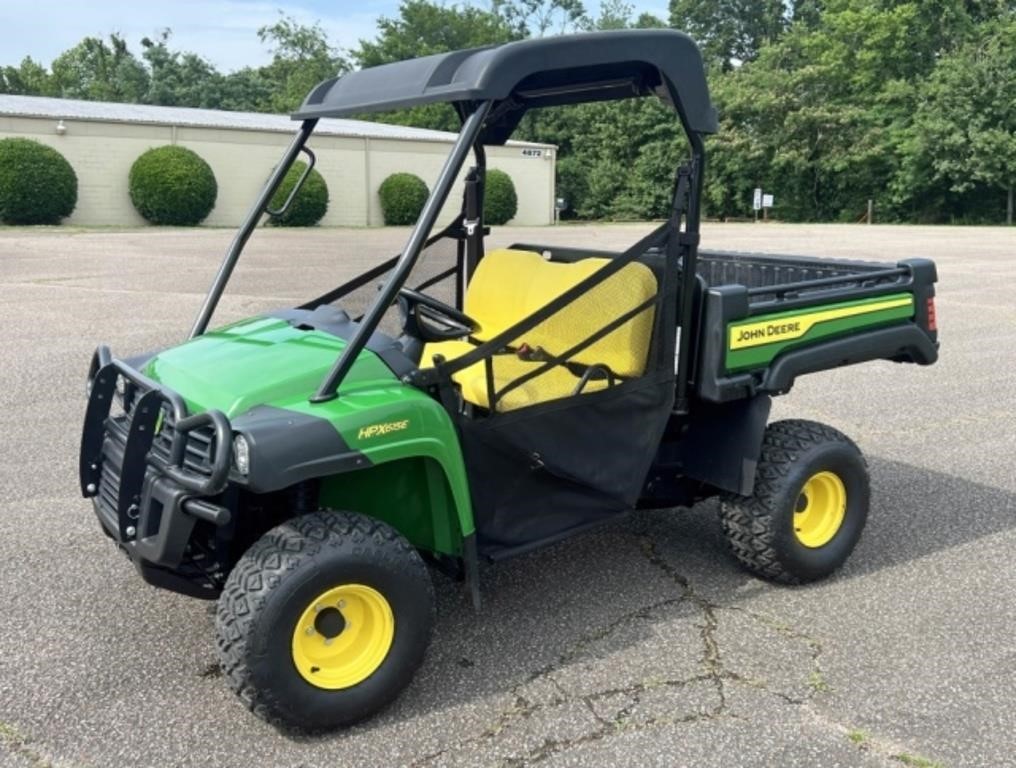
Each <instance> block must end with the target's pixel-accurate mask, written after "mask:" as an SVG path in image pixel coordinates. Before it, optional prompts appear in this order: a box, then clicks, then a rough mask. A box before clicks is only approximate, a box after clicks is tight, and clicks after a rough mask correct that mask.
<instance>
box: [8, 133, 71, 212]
mask: <svg viewBox="0 0 1016 768" xmlns="http://www.w3.org/2000/svg"><path fill="white" fill-rule="evenodd" d="M77 202H78V177H77V176H76V175H75V174H74V169H73V168H71V164H70V163H68V162H67V160H65V159H64V156H63V155H61V154H60V153H59V152H57V151H56V150H55V149H53V148H52V147H47V146H46V145H45V144H40V143H39V142H37V141H32V140H31V139H3V140H0V222H3V223H4V224H59V223H60V219H62V218H64V217H65V216H70V214H71V211H73V210H74V206H75V205H77Z"/></svg>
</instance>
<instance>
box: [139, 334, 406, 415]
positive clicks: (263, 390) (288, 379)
mask: <svg viewBox="0 0 1016 768" xmlns="http://www.w3.org/2000/svg"><path fill="white" fill-rule="evenodd" d="M345 347H346V342H345V341H344V340H343V339H340V338H337V337H335V336H332V335H330V334H327V333H324V332H322V331H316V330H300V329H299V328H296V327H294V326H292V325H290V324H289V323H288V322H286V321H285V320H279V319H277V318H270V317H254V318H250V319H248V320H242V321H240V322H238V323H235V324H233V325H229V326H226V327H224V328H219V329H218V330H215V331H210V332H208V333H206V334H204V335H203V336H198V337H197V338H195V339H191V340H190V341H187V342H186V343H184V344H181V345H180V346H178V347H173V348H172V349H168V350H165V351H163V352H160V353H159V354H158V355H156V356H155V357H154V358H152V359H151V360H150V361H149V363H148V364H147V366H146V367H145V373H146V375H148V376H149V377H151V378H152V379H154V380H155V381H158V382H160V383H162V384H165V385H166V386H167V387H169V388H170V389H172V390H174V391H176V392H178V393H179V394H180V395H181V396H182V397H183V398H184V400H185V401H186V402H187V407H188V409H190V410H191V411H195V412H196V411H204V410H207V409H209V408H217V409H219V410H221V411H222V412H223V413H225V414H226V416H227V417H230V418H232V417H233V416H236V415H239V414H241V413H244V412H245V411H247V410H249V409H250V408H252V407H253V406H255V405H275V406H279V407H286V406H287V405H291V404H295V403H297V402H306V400H307V398H309V397H310V396H311V395H312V394H314V392H315V390H316V389H317V387H318V385H319V384H320V383H321V381H322V379H323V378H324V377H325V374H326V373H327V372H328V370H329V369H330V368H331V367H332V366H333V365H334V364H335V361H336V360H337V359H338V357H339V355H340V353H341V352H342V350H343V349H345ZM394 380H395V376H394V374H392V372H391V371H390V370H389V369H388V367H387V366H385V364H384V363H382V362H381V360H380V359H379V358H378V357H377V356H376V355H375V354H374V353H373V352H370V351H369V350H366V349H365V350H363V351H362V352H361V353H360V355H359V357H358V358H357V361H356V364H355V365H354V366H353V369H352V371H351V372H350V374H349V376H347V377H346V379H345V380H344V381H343V383H342V386H341V388H340V391H342V392H349V391H352V390H355V389H359V388H363V387H371V386H378V385H379V384H380V385H384V384H391V383H392V382H393V381H394Z"/></svg>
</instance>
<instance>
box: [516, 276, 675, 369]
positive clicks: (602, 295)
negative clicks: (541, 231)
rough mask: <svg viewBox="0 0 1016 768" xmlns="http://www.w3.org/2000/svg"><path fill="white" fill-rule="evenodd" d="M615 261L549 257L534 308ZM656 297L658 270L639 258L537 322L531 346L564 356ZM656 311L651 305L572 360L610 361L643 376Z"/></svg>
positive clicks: (532, 296)
mask: <svg viewBox="0 0 1016 768" xmlns="http://www.w3.org/2000/svg"><path fill="white" fill-rule="evenodd" d="M609 263H610V260H609V259H599V258H588V259H581V260H580V261H576V262H574V263H571V264H567V263H562V262H550V261H544V262H543V266H542V268H541V270H540V271H539V273H538V275H537V276H536V277H535V278H534V279H533V282H532V283H531V284H530V288H529V295H528V297H527V298H528V301H527V304H528V306H527V310H528V312H535V311H536V310H538V309H540V308H541V307H543V306H545V305H546V304H548V303H549V302H550V301H552V300H553V299H555V298H556V297H558V296H560V295H561V294H562V293H564V292H565V291H567V290H568V289H569V288H572V287H573V286H575V285H577V284H578V283H579V282H581V281H582V280H585V279H586V278H587V277H589V276H590V275H592V274H594V273H595V272H596V271H597V270H599V269H602V268H603V267H605V266H607V265H608V264H609ZM655 295H656V278H655V277H654V276H653V272H652V270H651V269H649V267H647V266H646V265H645V264H639V263H637V262H633V263H631V264H626V265H625V266H623V267H621V269H620V270H618V271H617V272H616V273H615V274H613V275H611V276H610V277H609V278H607V279H606V280H604V281H603V282H602V283H600V284H599V285H596V286H594V287H593V288H591V289H589V291H587V292H586V293H585V294H583V295H582V296H580V297H579V298H577V299H576V300H575V301H573V302H572V303H571V304H569V305H567V306H566V307H564V308H563V309H561V310H560V311H558V312H556V313H555V314H553V315H551V316H550V317H549V318H547V320H545V321H544V322H543V323H541V324H540V325H538V326H536V328H534V329H533V330H532V331H530V333H529V335H528V336H527V338H526V341H527V342H528V343H529V345H530V346H534V347H535V346H540V347H543V348H544V349H546V350H547V351H548V352H551V353H553V354H562V353H564V352H565V351H567V350H568V349H570V348H571V347H573V346H575V345H576V344H578V343H580V342H582V341H583V340H585V339H587V338H589V337H590V336H592V335H593V334H594V333H596V332H597V331H599V330H600V329H602V328H603V327H604V326H606V325H608V324H609V323H610V322H611V321H613V320H616V319H618V318H619V317H621V316H622V315H624V314H625V313H627V312H631V311H632V310H634V309H635V308H636V307H637V306H639V305H640V304H642V303H644V302H646V301H648V300H650V299H652V298H653V296H655ZM654 310H655V308H654V307H649V308H648V309H646V310H645V311H643V312H640V313H639V314H638V315H636V316H635V317H633V318H631V319H629V320H627V321H626V322H625V323H623V324H622V325H620V326H619V327H618V328H615V329H614V330H613V331H611V332H610V333H608V334H607V335H606V336H604V337H603V338H602V339H598V340H597V341H595V342H593V343H592V344H590V345H589V346H588V347H586V348H585V349H583V350H581V351H580V352H578V353H576V354H575V355H574V356H573V357H572V358H570V359H571V360H572V361H574V362H576V363H581V364H583V365H595V364H597V363H599V364H601V365H606V366H607V367H608V368H610V370H611V371H613V372H614V373H615V374H617V375H619V376H641V375H642V373H643V372H644V371H645V367H646V360H647V358H648V356H649V344H650V341H651V340H652V335H653V319H654V317H655V312H654Z"/></svg>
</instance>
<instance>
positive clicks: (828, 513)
mask: <svg viewBox="0 0 1016 768" xmlns="http://www.w3.org/2000/svg"><path fill="white" fill-rule="evenodd" d="M869 495H870V492H869V482H868V469H867V466H866V464H865V461H864V457H863V456H862V455H861V452H860V451H859V450H858V448H857V446H856V445H854V443H853V442H852V441H851V440H850V439H849V438H848V437H846V436H845V435H844V434H842V433H841V432H839V431H837V430H835V429H833V428H832V427H828V426H826V425H824V424H819V423H817V422H813V421H803V420H790V421H778V422H775V423H773V424H770V425H769V426H768V427H767V428H766V432H765V436H764V438H763V441H762V453H761V456H760V457H759V463H758V468H757V470H756V474H755V490H754V493H753V494H752V495H751V496H749V497H744V496H733V495H731V496H727V497H725V498H724V499H723V500H722V501H721V503H720V522H721V524H722V526H723V531H724V533H725V534H726V537H727V541H728V542H729V543H730V546H731V549H732V550H733V552H734V555H735V556H736V557H737V559H738V560H740V561H741V563H742V564H744V565H745V566H746V567H747V568H748V569H749V570H751V571H753V572H754V573H757V574H758V575H760V576H764V577H766V578H768V579H772V580H773V581H780V582H785V583H802V582H807V581H814V580H816V579H821V578H823V577H825V576H828V575H829V574H830V573H832V572H833V571H835V570H836V569H837V568H839V567H840V566H841V565H842V564H843V563H844V561H846V559H847V558H848V557H849V556H850V553H851V552H852V551H853V549H854V546H855V545H856V544H857V541H858V539H859V538H860V536H861V531H862V530H863V529H864V524H865V522H866V520H867V517H868V503H869Z"/></svg>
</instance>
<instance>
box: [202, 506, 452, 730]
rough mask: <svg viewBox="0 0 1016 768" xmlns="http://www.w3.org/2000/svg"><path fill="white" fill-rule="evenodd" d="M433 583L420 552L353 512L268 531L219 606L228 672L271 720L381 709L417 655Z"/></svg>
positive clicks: (290, 721) (324, 722) (327, 723)
mask: <svg viewBox="0 0 1016 768" xmlns="http://www.w3.org/2000/svg"><path fill="white" fill-rule="evenodd" d="M433 620H434V591H433V587H432V585H431V582H430V576H429V574H428V572H427V568H426V566H425V565H424V563H423V560H422V559H421V558H420V556H419V554H417V552H416V551H415V550H414V549H413V548H412V547H411V546H410V545H409V543H408V542H407V541H406V540H405V539H404V538H403V537H402V536H400V535H399V534H398V533H397V532H396V531H395V530H394V529H392V528H391V527H389V526H388V525H385V524H384V523H381V522H378V521H376V520H372V519H370V518H367V517H364V516H362V515H356V514H351V513H341V512H315V513H312V514H307V515H302V516H300V517H297V518H294V519H292V520H289V521H287V522H286V523H283V524H282V525H280V526H278V527H276V528H273V529H272V530H270V531H269V532H268V533H266V534H265V535H264V536H262V537H261V539H259V540H258V541H257V542H256V543H255V544H254V545H253V546H252V547H251V548H250V549H249V550H248V551H247V552H246V553H245V554H244V555H243V557H241V558H240V561H239V562H238V563H237V564H236V567H235V568H234V569H233V571H232V573H231V574H230V575H229V579H228V580H227V581H226V586H225V589H224V590H223V592H222V595H221V596H220V598H219V605H218V611H217V614H216V621H215V625H216V630H217V632H218V649H219V658H220V661H221V664H222V668H223V670H224V671H225V675H226V679H227V681H228V683H229V685H230V687H231V688H232V689H233V690H234V692H235V693H236V694H237V695H239V696H240V698H241V699H242V700H243V702H244V703H245V704H246V705H247V707H248V708H249V709H251V710H252V711H254V712H255V713H256V714H257V715H259V716H260V717H262V718H264V719H265V720H268V721H269V722H275V723H282V724H285V725H289V726H292V727H296V728H299V729H302V730H308V731H317V730H324V729H329V728H335V727H338V726H342V725H346V724H349V723H352V722H354V721H356V720H360V719H363V718H366V717H368V716H369V715H371V714H373V713H374V712H376V711H378V710H379V709H381V708H382V707H384V706H385V705H386V704H388V703H389V702H390V701H391V700H392V699H394V698H395V697H396V696H397V695H398V693H399V692H400V691H401V690H402V689H403V688H404V687H405V686H406V685H408V683H409V681H410V680H411V679H412V676H413V673H414V672H415V671H416V669H417V667H419V665H420V663H421V662H422V660H423V656H424V653H425V651H426V648H427V645H428V643H429V640H430V631H431V627H432V625H433Z"/></svg>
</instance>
